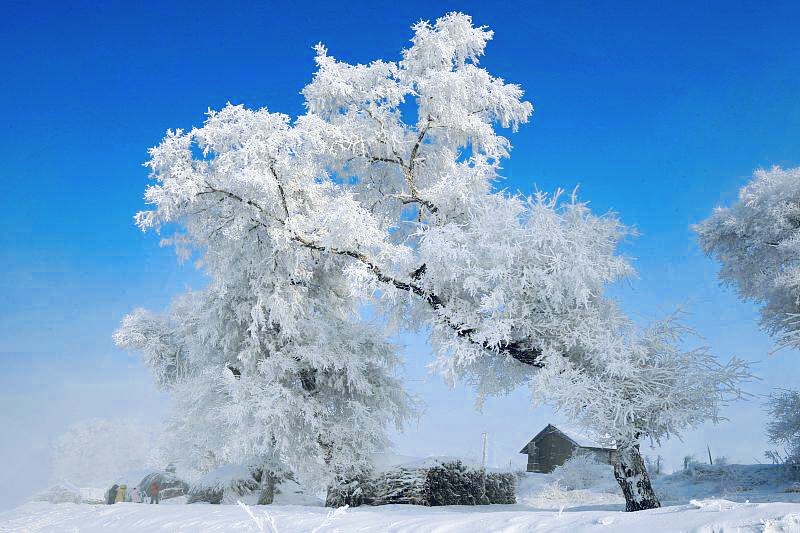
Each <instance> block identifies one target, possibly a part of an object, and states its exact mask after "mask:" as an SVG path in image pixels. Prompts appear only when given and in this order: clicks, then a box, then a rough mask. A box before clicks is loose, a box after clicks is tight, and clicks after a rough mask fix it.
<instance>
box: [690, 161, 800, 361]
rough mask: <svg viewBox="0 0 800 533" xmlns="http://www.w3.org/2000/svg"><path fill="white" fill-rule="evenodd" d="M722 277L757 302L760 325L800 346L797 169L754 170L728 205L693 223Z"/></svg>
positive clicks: (799, 194)
mask: <svg viewBox="0 0 800 533" xmlns="http://www.w3.org/2000/svg"><path fill="white" fill-rule="evenodd" d="M695 231H696V232H697V235H698V238H699V240H700V244H701V246H702V247H703V250H704V251H705V252H706V253H707V254H708V255H710V256H711V257H713V258H715V259H716V260H718V261H719V262H720V263H721V264H722V270H721V271H720V274H719V276H720V279H722V281H723V283H725V284H727V285H732V286H733V287H735V288H736V289H737V291H738V292H739V295H740V296H741V297H742V298H744V299H745V300H750V301H753V302H757V303H759V304H761V306H762V307H761V325H762V326H763V327H764V329H766V330H767V331H768V332H769V333H770V334H772V335H774V336H776V337H777V339H778V343H779V344H780V345H782V346H794V347H800V335H799V334H798V332H800V168H793V169H783V168H780V167H772V168H771V169H769V170H763V169H762V170H757V171H756V172H755V173H754V174H753V179H752V180H751V181H750V182H749V183H747V185H745V186H744V187H742V189H741V190H740V191H739V200H738V201H737V202H736V203H734V204H733V205H731V206H730V207H718V208H717V209H716V210H714V213H713V214H712V215H711V216H710V217H709V218H708V219H706V220H704V221H703V222H701V223H700V224H698V225H697V226H696V227H695Z"/></svg>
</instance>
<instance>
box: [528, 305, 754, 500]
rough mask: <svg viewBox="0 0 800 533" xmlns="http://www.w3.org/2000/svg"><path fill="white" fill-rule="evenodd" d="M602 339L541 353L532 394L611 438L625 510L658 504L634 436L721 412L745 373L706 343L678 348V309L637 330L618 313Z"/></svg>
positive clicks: (671, 432) (671, 431)
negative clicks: (586, 345)
mask: <svg viewBox="0 0 800 533" xmlns="http://www.w3.org/2000/svg"><path fill="white" fill-rule="evenodd" d="M610 325H611V327H610V328H609V329H608V330H607V331H606V335H607V337H606V341H605V343H604V344H603V343H601V344H598V345H595V347H594V348H593V349H591V348H590V349H589V350H587V351H585V352H583V353H581V352H580V351H577V350H576V351H573V353H572V354H571V356H570V357H563V356H562V355H561V354H559V353H552V354H551V353H546V354H545V356H546V357H548V362H547V364H545V365H544V368H543V369H542V370H541V371H540V372H539V373H538V374H537V375H536V377H535V378H534V395H535V397H536V398H537V399H539V400H540V401H549V402H551V403H552V404H553V405H555V406H556V407H557V408H558V409H560V410H561V411H563V412H565V413H566V414H567V415H568V416H569V417H570V418H572V419H574V420H577V421H579V422H580V423H581V424H582V425H584V426H586V427H588V428H591V429H592V430H594V432H595V434H596V435H595V436H596V437H597V438H598V439H599V440H601V441H605V442H606V443H607V444H612V443H613V444H615V445H616V447H617V450H618V454H619V461H617V462H616V463H615V464H614V475H615V477H616V479H617V482H618V483H619V485H620V487H621V488H622V491H623V494H624V495H625V499H626V508H627V509H628V510H639V509H644V508H648V507H653V506H657V505H658V500H657V497H656V495H655V493H654V492H653V491H652V488H651V487H650V479H649V474H648V471H647V468H646V465H645V462H644V459H643V458H642V456H641V452H640V442H641V441H644V440H647V441H650V442H651V443H660V442H661V441H663V440H665V439H667V438H669V437H673V436H680V435H681V434H682V433H683V432H684V431H686V430H687V429H689V428H692V427H696V426H698V425H699V424H700V423H702V422H705V421H708V420H710V421H713V422H718V421H720V420H721V419H722V417H721V415H720V407H721V406H723V405H724V404H725V403H726V402H727V401H729V400H730V399H733V398H738V397H740V396H741V391H740V384H741V382H742V381H744V380H746V379H747V378H748V377H749V373H748V369H747V366H746V365H745V364H744V363H743V362H742V361H740V360H738V359H735V358H734V359H731V360H730V361H728V362H727V363H722V362H720V361H719V360H718V359H717V358H716V357H714V356H713V355H712V354H711V353H710V352H709V350H708V349H707V348H706V347H700V348H695V349H686V348H683V346H684V345H685V344H687V343H688V341H689V340H691V339H690V337H691V334H692V332H691V330H689V329H688V328H686V327H685V326H684V325H683V324H682V323H681V322H680V317H679V316H677V315H676V316H671V317H669V318H667V319H666V320H663V321H661V322H656V323H654V324H651V325H650V326H649V327H648V328H645V329H641V328H639V327H637V326H635V325H633V324H631V323H630V322H629V321H628V320H627V319H625V318H624V317H618V318H617V320H616V321H615V323H614V324H611V323H610Z"/></svg>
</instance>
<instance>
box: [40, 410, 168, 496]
mask: <svg viewBox="0 0 800 533" xmlns="http://www.w3.org/2000/svg"><path fill="white" fill-rule="evenodd" d="M159 445H160V442H159V440H158V435H157V434H156V432H154V431H152V430H149V429H147V428H144V427H142V426H141V425H139V424H138V423H136V422H132V421H130V420H105V419H100V418H94V419H89V420H81V421H79V422H76V423H75V424H73V425H71V426H70V427H69V428H68V429H67V431H65V432H64V433H63V434H62V435H60V436H59V437H58V438H56V439H55V440H54V441H53V443H52V444H51V448H50V461H51V464H52V468H53V475H54V476H55V477H56V479H60V480H65V481H69V482H71V483H75V484H77V485H80V486H95V487H105V486H106V485H109V484H110V483H111V482H112V481H114V480H115V479H116V478H118V477H119V476H121V475H123V474H125V473H126V472H128V471H130V470H137V469H141V468H148V467H153V468H157V467H161V468H163V467H164V465H163V464H159V458H160V454H159V453H160V450H159Z"/></svg>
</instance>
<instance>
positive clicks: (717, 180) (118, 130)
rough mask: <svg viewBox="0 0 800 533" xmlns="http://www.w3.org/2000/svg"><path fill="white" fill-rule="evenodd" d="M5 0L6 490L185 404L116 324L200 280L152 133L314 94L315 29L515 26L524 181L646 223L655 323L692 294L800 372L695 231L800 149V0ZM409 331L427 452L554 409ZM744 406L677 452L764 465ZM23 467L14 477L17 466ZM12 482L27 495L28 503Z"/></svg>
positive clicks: (776, 381) (712, 325)
mask: <svg viewBox="0 0 800 533" xmlns="http://www.w3.org/2000/svg"><path fill="white" fill-rule="evenodd" d="M490 4H491V3H488V2H431V3H415V2H406V3H403V4H397V3H380V2H364V3H359V2H348V3H347V4H340V3H336V2H320V3H315V2H306V3H302V4H295V3H291V4H290V3H277V2H258V3H256V2H253V3H250V2H227V3H219V2H197V1H194V2H185V3H179V2H173V3H170V2H161V3H158V4H155V3H119V2H103V3H102V4H101V3H95V2H91V3H89V2H85V3H84V2H73V3H56V2H52V3H50V2H47V3H37V2H24V3H23V2H7V3H6V9H5V10H4V11H5V14H4V20H3V23H2V24H3V29H2V31H0V64H2V65H3V71H4V72H3V75H2V76H0V112H1V113H2V117H3V121H2V122H1V123H0V141H2V142H0V180H2V189H3V194H0V226H1V227H2V232H0V272H2V276H0V404H2V405H3V406H4V408H3V409H2V411H3V412H0V426H6V427H9V428H11V431H0V465H5V466H6V467H5V468H2V469H0V486H7V483H5V481H6V479H12V478H15V477H16V476H17V475H19V472H22V471H25V470H29V471H31V472H36V475H35V476H32V477H34V478H36V480H33V481H30V482H24V483H23V484H22V485H18V486H20V487H21V488H20V489H19V490H18V491H17V494H15V495H13V496H9V497H6V498H4V499H3V501H5V502H9V501H12V500H13V499H18V498H19V497H20V494H21V492H24V491H25V490H28V489H29V488H32V487H33V485H34V484H36V483H37V482H38V481H37V480H38V479H41V476H42V475H43V472H45V471H46V470H45V466H44V465H45V457H46V454H45V449H46V445H47V440H48V439H49V438H52V437H53V436H55V435H57V434H58V433H59V432H60V431H62V430H63V429H64V428H65V427H66V426H67V425H69V424H70V423H71V422H73V421H75V420H79V419H82V418H87V417H91V416H101V417H114V416H120V417H133V418H140V419H142V420H154V419H157V417H158V416H160V414H161V413H162V412H163V402H162V399H161V398H160V397H159V396H158V394H157V393H156V392H155V390H154V389H153V388H152V386H151V385H150V384H149V381H148V378H147V374H146V372H145V371H144V369H143V368H142V367H141V365H140V364H139V362H138V361H137V360H136V359H135V358H134V357H131V356H128V355H126V354H124V353H121V352H119V351H118V350H116V349H115V348H114V347H113V345H112V342H111V339H110V335H111V332H112V331H113V329H114V328H115V326H116V324H117V323H118V322H119V320H120V318H121V317H122V316H123V315H124V314H125V313H126V312H127V311H129V310H130V309H132V308H133V307H134V306H139V305H142V306H146V307H151V308H156V309H159V308H162V307H164V306H165V305H166V303H167V302H168V301H169V299H170V298H171V297H172V296H173V295H175V294H177V293H178V292H180V291H181V290H183V289H184V288H185V287H186V286H188V285H193V286H198V285H200V284H201V283H202V278H201V277H200V276H199V275H198V274H197V273H196V272H194V271H193V270H192V269H191V267H190V266H179V265H178V264H177V263H176V261H175V258H174V256H173V254H172V252H171V251H169V250H167V249H161V248H159V247H158V239H157V237H156V236H154V235H142V234H141V233H140V232H139V231H138V230H137V229H136V228H135V227H134V225H133V222H132V216H133V214H134V213H135V212H136V211H137V210H139V209H141V208H142V206H143V203H142V192H143V189H144V187H145V185H146V170H145V169H144V168H142V167H141V163H142V162H143V161H144V160H145V159H146V149H147V148H148V147H150V146H152V145H154V144H156V143H157V142H158V141H159V139H160V137H161V136H162V135H163V132H164V130H166V129H167V128H170V127H189V126H191V125H194V124H199V123H200V122H201V121H202V119H203V113H204V112H205V110H206V109H207V108H209V107H212V108H219V107H221V106H222V105H224V104H225V102H227V101H231V102H233V103H243V104H246V105H247V106H250V107H261V106H268V107H269V108H270V109H271V110H275V111H282V112H286V113H289V114H294V115H296V114H298V113H300V112H302V101H301V97H300V95H299V91H300V89H301V88H302V87H303V85H304V84H305V83H307V82H308V81H309V80H310V79H311V75H312V72H313V70H312V69H313V61H312V59H313V50H312V46H313V45H314V44H315V43H317V42H319V41H322V42H324V43H325V44H326V45H327V46H328V48H329V50H330V53H331V54H332V55H334V56H336V57H339V58H341V59H343V60H347V61H350V62H366V61H369V60H371V59H377V58H384V59H397V58H398V57H399V51H400V49H401V48H402V47H404V46H406V44H407V42H408V39H409V37H410V36H411V32H410V29H409V26H410V25H411V24H412V23H413V22H415V21H417V20H419V19H434V18H436V17H437V16H440V15H442V14H444V13H446V12H447V11H451V10H459V11H464V12H466V13H469V14H471V15H472V16H473V18H474V20H475V22H476V23H478V24H485V25H488V26H489V27H491V28H492V29H493V30H495V39H494V40H493V41H492V42H491V43H490V45H489V47H488V50H487V56H486V58H485V60H484V61H483V64H484V65H485V66H486V67H487V68H488V69H489V70H490V72H492V73H493V74H495V75H499V76H502V77H504V78H505V79H507V80H510V81H514V82H517V83H520V84H521V85H522V86H523V87H524V89H525V90H526V94H527V96H528V98H529V99H530V100H531V101H532V102H533V104H534V109H535V111H534V115H533V120H532V122H531V124H529V125H527V126H525V127H523V128H522V129H521V130H520V132H519V133H518V134H516V135H514V136H513V138H512V142H513V144H514V151H513V154H512V159H511V160H510V161H507V162H506V164H505V165H504V167H505V170H504V174H505V175H506V176H507V178H508V180H507V182H506V186H507V187H509V188H512V189H520V190H522V191H526V192H530V191H532V190H534V188H535V187H539V188H541V189H544V190H552V189H553V188H555V187H559V186H561V187H566V188H572V187H573V186H575V185H577V184H579V185H580V187H581V189H580V190H581V197H582V198H583V199H586V200H589V201H590V202H591V205H592V206H593V207H594V209H596V210H598V211H606V210H610V209H613V210H615V211H617V212H618V213H620V216H621V218H622V219H623V221H624V222H626V223H628V224H630V225H634V226H636V227H637V228H638V229H639V231H640V233H641V236H640V237H639V238H637V239H635V240H632V241H631V242H629V243H627V244H626V245H625V248H624V252H625V253H626V254H627V255H629V256H630V257H632V258H634V260H635V264H636V266H637V267H638V269H639V277H638V278H637V279H635V280H633V281H631V282H628V283H626V284H624V285H623V286H620V287H615V288H613V292H614V294H615V295H617V296H618V297H619V298H620V300H621V301H622V303H623V305H624V307H625V308H626V309H627V310H628V311H629V312H631V313H632V314H633V315H634V316H636V317H637V318H638V319H641V320H648V319H651V318H657V317H659V316H662V315H663V314H664V313H667V312H669V311H670V310H672V309H673V307H674V306H676V305H686V306H687V309H688V310H689V311H690V312H691V313H692V314H691V315H690V319H689V320H690V323H691V325H693V326H694V327H695V328H696V329H697V330H698V331H699V332H700V333H702V334H703V335H704V336H705V337H706V339H705V341H706V342H707V343H708V344H709V345H710V346H712V348H713V349H714V351H715V353H718V354H720V355H722V356H728V355H732V354H735V355H738V356H741V357H744V358H746V359H749V360H757V361H760V363H759V364H758V365H757V366H756V372H757V373H758V374H759V375H760V376H761V377H762V378H763V379H762V381H760V382H758V383H754V384H753V385H751V386H750V390H751V392H753V393H754V394H762V393H763V392H764V391H767V390H769V388H771V387H773V386H797V384H798V382H800V380H798V378H800V372H798V366H797V362H798V359H797V356H798V354H797V353H795V352H791V351H784V352H780V353H779V354H777V355H775V356H773V357H768V356H767V352H768V351H769V349H770V348H771V346H772V344H771V342H770V340H769V339H768V338H767V337H766V336H765V335H764V334H763V333H761V332H760V331H759V330H758V327H757V313H756V310H755V308H754V307H753V306H752V305H749V304H744V303H741V302H738V301H737V299H736V298H735V295H733V294H732V292H731V291H730V290H728V289H724V288H720V287H719V286H718V284H717V281H716V279H715V273H716V265H714V264H713V263H712V262H710V261H709V260H707V259H705V258H703V257H702V254H700V252H699V251H698V248H697V245H696V242H695V240H694V238H693V235H692V233H691V231H690V229H689V226H690V224H692V223H694V222H697V221H698V220H700V219H701V218H703V217H704V216H706V215H707V214H708V213H709V212H710V210H711V209H712V208H713V206H714V205H717V204H719V203H726V202H729V201H731V200H732V199H733V198H734V197H735V194H736V191H737V189H738V187H739V186H741V185H742V184H743V183H744V181H745V180H746V179H747V176H748V175H749V174H750V173H751V172H752V170H753V169H754V168H756V167H759V166H768V165H772V164H781V165H788V166H795V165H798V164H800V98H798V95H800V47H797V46H796V45H795V44H794V40H795V39H794V35H795V33H796V21H797V20H800V4H798V3H797V2H773V3H771V4H770V5H769V6H767V5H765V4H764V3H762V2H752V3H743V2H672V3H668V4H665V3H663V2H652V3H651V2H630V3H624V2H622V3H604V4H602V5H601V4H600V3H590V2H524V3H516V2H503V3H498V4H501V5H490ZM402 340H403V342H405V343H406V344H407V349H406V357H407V360H408V362H407V374H408V377H409V379H410V381H409V385H410V387H411V388H412V389H414V390H415V391H416V392H417V393H419V394H420V395H421V396H422V397H423V399H424V400H425V401H426V403H427V405H428V410H427V413H426V415H425V417H423V418H422V419H421V420H420V421H419V423H418V424H414V425H412V427H410V428H409V430H408V431H407V432H406V433H405V434H403V435H397V436H396V438H395V441H396V442H397V447H398V450H399V451H401V452H405V453H412V454H451V455H454V454H477V453H478V448H479V445H480V432H481V431H489V432H490V440H491V442H492V454H491V457H492V461H493V462H495V463H497V464H505V463H507V461H508V460H510V459H515V452H516V451H518V449H519V448H521V447H522V445H523V444H524V441H525V440H526V439H527V438H528V437H529V436H530V435H532V434H533V433H534V432H536V431H537V430H538V429H539V427H540V426H543V425H544V424H545V423H547V422H549V421H551V420H555V421H558V420H559V419H558V417H554V416H553V415H552V414H551V412H550V411H549V410H547V409H540V410H532V409H531V408H530V407H529V402H528V400H527V393H526V392H525V391H520V392H518V393H516V394H514V395H513V396H512V397H510V398H506V399H499V400H494V401H491V402H489V404H487V406H486V408H485V410H484V412H483V413H482V414H479V413H476V412H475V411H474V410H473V407H472V403H473V400H474V398H473V396H472V394H471V393H470V392H469V391H467V390H464V389H462V388H457V389H456V390H454V391H449V390H448V389H447V388H446V387H444V385H442V384H441V382H440V380H438V378H436V377H428V376H426V374H425V370H424V364H425V363H426V362H427V360H428V355H429V354H428V349H427V347H426V346H425V345H424V342H422V341H421V340H420V339H417V338H405V339H402ZM726 413H727V415H728V416H729V418H731V421H730V422H729V423H726V424H723V425H722V426H719V427H717V428H707V427H704V428H701V429H699V430H697V431H693V432H689V433H687V436H686V440H685V442H683V443H679V442H670V443H667V444H666V445H665V446H664V447H663V448H662V449H661V450H660V451H658V450H649V449H648V450H646V453H652V454H655V453H663V454H664V455H665V456H667V458H668V462H671V463H672V464H677V463H678V462H679V461H680V458H681V457H682V455H683V454H684V453H696V454H700V453H703V452H704V449H705V444H706V443H709V444H710V445H711V447H712V450H714V451H715V452H716V453H718V454H720V455H721V454H727V455H729V456H730V457H731V459H733V460H736V461H742V462H752V461H753V460H754V459H753V458H754V457H755V458H759V459H760V458H761V456H762V452H763V450H764V447H765V446H766V445H767V444H766V443H765V442H764V438H763V422H762V421H761V405H760V400H759V399H758V398H756V399H755V400H753V401H750V402H748V403H740V404H736V405H735V406H732V407H731V408H729V409H728V410H727V412H726ZM15 483H16V482H15ZM9 498H10V499H9Z"/></svg>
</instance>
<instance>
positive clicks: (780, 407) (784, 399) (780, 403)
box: [767, 390, 800, 465]
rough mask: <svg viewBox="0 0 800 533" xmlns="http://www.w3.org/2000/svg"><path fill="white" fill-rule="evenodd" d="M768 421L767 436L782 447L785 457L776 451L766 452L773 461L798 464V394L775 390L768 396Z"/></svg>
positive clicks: (799, 411) (799, 423) (799, 451)
mask: <svg viewBox="0 0 800 533" xmlns="http://www.w3.org/2000/svg"><path fill="white" fill-rule="evenodd" d="M767 411H768V413H769V415H770V420H769V421H768V422H767V435H768V436H769V438H770V439H771V440H772V441H773V442H775V443H779V444H781V445H783V446H784V448H785V455H781V454H780V452H779V451H777V450H771V451H770V452H767V455H768V456H769V455H770V454H772V455H774V457H773V459H781V460H783V461H786V462H789V463H792V464H795V465H796V464H799V463H800V392H798V391H794V390H777V391H774V392H773V393H772V395H770V397H769V400H768V402H767Z"/></svg>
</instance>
